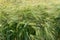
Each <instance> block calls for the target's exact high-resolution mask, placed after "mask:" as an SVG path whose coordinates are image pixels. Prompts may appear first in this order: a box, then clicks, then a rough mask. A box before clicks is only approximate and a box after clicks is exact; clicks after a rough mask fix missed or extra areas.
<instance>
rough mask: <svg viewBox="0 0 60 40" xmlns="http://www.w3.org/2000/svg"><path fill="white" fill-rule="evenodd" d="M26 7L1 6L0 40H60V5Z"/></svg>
mask: <svg viewBox="0 0 60 40" xmlns="http://www.w3.org/2000/svg"><path fill="white" fill-rule="evenodd" d="M12 3H13V2H12ZM20 4H21V3H20ZM24 5H25V4H24ZM24 5H19V3H18V4H17V3H14V4H8V3H7V4H6V5H5V4H2V5H1V6H0V40H60V4H49V5H45V4H38V5H25V6H24Z"/></svg>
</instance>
